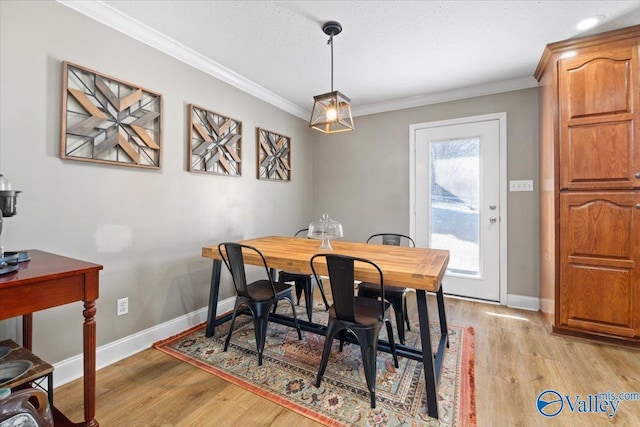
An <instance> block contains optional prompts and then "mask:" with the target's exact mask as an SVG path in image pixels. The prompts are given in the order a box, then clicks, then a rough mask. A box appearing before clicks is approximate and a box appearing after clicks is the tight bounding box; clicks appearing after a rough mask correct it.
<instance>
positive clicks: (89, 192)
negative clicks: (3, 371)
mask: <svg viewBox="0 0 640 427" xmlns="http://www.w3.org/2000/svg"><path fill="white" fill-rule="evenodd" d="M0 19H1V20H0V31H1V32H0V51H1V55H2V56H1V61H0V63H1V66H0V76H1V77H0V94H1V96H0V113H1V115H0V172H1V173H2V174H3V175H5V176H6V177H7V178H8V179H9V180H10V181H11V182H12V184H13V188H14V189H17V190H21V191H22V194H20V196H19V198H18V215H16V216H14V217H12V218H8V219H6V220H5V230H4V231H3V234H2V241H3V244H4V247H5V249H6V250H18V249H29V248H37V249H41V250H45V251H49V252H54V253H58V254H61V255H65V256H70V257H74V258H79V259H82V260H86V261H90V262H94V263H99V264H102V265H104V270H103V271H102V272H101V274H100V298H99V299H98V301H97V310H98V311H97V325H98V328H97V338H98V345H104V344H106V343H109V342H112V341H115V340H117V339H120V338H123V337H126V336H129V335H131V334H134V333H136V332H139V331H142V330H144V329H147V328H149V327H152V326H155V325H158V324H160V323H162V322H165V321H168V320H171V319H174V318H176V317H179V316H181V315H184V314H186V313H189V312H192V311H194V310H197V309H199V308H202V307H204V306H206V304H207V297H208V286H209V280H210V272H211V262H210V261H208V260H205V259H203V258H202V257H201V256H200V250H201V248H202V246H203V245H209V244H214V243H217V242H219V241H222V240H225V239H239V238H248V237H256V236H260V235H270V234H283V235H289V234H291V233H293V232H294V231H295V230H297V228H298V227H299V225H306V224H308V222H309V218H311V216H312V215H311V213H312V211H311V206H312V203H313V198H312V167H313V163H312V159H313V151H312V146H311V143H312V139H313V134H312V132H311V131H310V130H309V129H308V127H307V123H306V122H305V121H304V120H301V119H299V118H296V117H294V116H292V115H290V114H288V113H285V112H283V111H282V110H280V109H277V108H275V107H273V106H271V105H269V104H267V103H265V102H262V101H260V100H258V99H256V98H254V97H252V96H250V95H248V94H246V93H244V92H241V91H239V90H237V89H235V88H233V87H230V86H228V85H226V84H224V83H222V82H221V81H219V80H216V79H214V78H212V77H211V76H208V75H206V74H204V73H202V72H200V71H198V70H196V69H194V68H192V67H190V66H187V65H185V64H184V63H182V62H179V61H177V60H175V59H173V58H171V57H169V56H167V55H165V54H163V53H160V52H159V51H157V50H154V49H152V48H150V47H148V46H146V45H144V44H142V43H139V42H137V41H134V40H133V39H131V38H129V37H127V36H125V35H123V34H121V33H119V32H117V31H115V30H112V29H110V28H108V27H106V26H104V25H102V24H99V23H97V22H96V21H94V20H92V19H89V18H87V17H85V16H83V15H80V14H78V13H76V12H74V11H73V10H71V9H69V8H67V7H65V6H63V5H60V4H58V3H55V2H52V1H46V2H43V1H38V2H21V1H4V0H3V1H0ZM63 60H67V61H70V62H73V63H76V64H78V65H81V66H84V67H87V68H90V69H93V70H96V71H99V72H101V73H103V74H106V75H110V76H114V77H117V78H119V79H122V80H124V81H127V82H131V83H134V84H138V85H141V86H143V87H145V88H148V89H150V90H153V91H155V92H159V93H161V94H163V95H164V101H163V103H164V106H163V108H164V111H163V120H164V122H163V128H162V130H163V137H162V138H163V139H162V148H163V149H162V169H161V170H157V171H154V170H144V169H137V168H130V167H124V166H110V165H100V164H95V163H86V162H78V161H70V160H66V161H63V160H61V159H60V158H59V146H60V136H59V135H60V115H61V112H60V105H61V100H60V98H61V74H62V65H61V62H62V61H63ZM189 103H194V104H197V105H200V106H203V107H206V108H209V109H211V110H213V111H216V112H218V113H220V114H224V115H228V116H230V117H234V118H236V119H238V120H241V121H242V124H243V148H242V158H243V173H242V177H241V178H232V177H221V176H212V175H202V174H194V173H189V172H187V171H186V166H185V165H186V157H185V151H186V139H187V132H188V129H187V126H188V121H187V120H188V118H187V106H188V104H189ZM256 126H260V127H264V128H267V129H270V130H274V131H278V132H280V133H282V134H284V135H287V136H290V137H291V138H292V145H293V149H292V155H293V159H292V167H293V176H292V181H291V182H290V183H280V182H268V181H258V180H256V178H255V165H256V160H255V156H256V149H255V127H256ZM224 279H225V282H224V286H225V288H224V290H223V291H222V293H221V297H222V298H224V297H228V296H230V295H231V294H232V288H231V284H230V282H229V278H228V276H227V275H225V276H224ZM122 297H129V314H128V315H126V316H121V317H116V316H115V311H116V300H117V299H118V298H122ZM1 309H2V307H1V303H0V310H1ZM5 323H6V322H5ZM81 328H82V305H81V303H76V304H71V305H67V306H62V307H58V308H54V309H50V310H45V311H41V312H38V313H36V314H35V315H34V350H35V352H36V353H37V354H38V355H39V356H41V357H42V358H44V359H45V360H47V361H50V362H57V361H60V360H63V359H65V358H67V357H70V356H74V355H77V354H79V353H81V351H82V344H81V343H82V341H81V338H82V329H81ZM6 329H7V328H6V327H5V328H4V330H5V332H6ZM0 331H2V329H0ZM0 333H2V332H0ZM0 338H1V337H0Z"/></svg>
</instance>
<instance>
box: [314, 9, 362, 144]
mask: <svg viewBox="0 0 640 427" xmlns="http://www.w3.org/2000/svg"><path fill="white" fill-rule="evenodd" d="M322 31H324V33H325V34H326V35H328V36H329V42H328V43H329V44H330V45H331V92H327V93H323V94H322V95H316V96H314V97H313V100H314V103H313V109H312V110H311V119H310V120H309V126H310V127H312V128H313V129H316V130H319V131H320V132H324V133H337V132H345V131H349V130H353V117H352V116H351V99H349V97H347V96H345V95H344V94H342V93H340V92H338V91H334V90H333V36H336V35H338V34H340V32H341V31H342V26H341V25H340V24H339V23H338V22H335V21H329V22H327V23H325V24H324V25H323V26H322Z"/></svg>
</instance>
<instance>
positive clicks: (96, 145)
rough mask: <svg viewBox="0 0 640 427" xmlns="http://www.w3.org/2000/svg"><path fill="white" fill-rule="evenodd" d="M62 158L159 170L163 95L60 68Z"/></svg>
mask: <svg viewBox="0 0 640 427" xmlns="http://www.w3.org/2000/svg"><path fill="white" fill-rule="evenodd" d="M62 87H63V89H62V126H61V133H62V135H61V145H60V157H61V158H63V159H73V160H84V161H90V162H98V163H109V164H118V165H125V166H136V167H143V168H152V169H159V168H160V148H161V121H162V95H160V94H159V93H155V92H152V91H150V90H147V89H143V88H141V87H139V86H136V85H133V84H131V83H127V82H124V81H122V80H118V79H116V78H113V77H108V76H105V75H102V74H99V73H97V72H95V71H92V70H89V69H87V68H83V67H80V66H78V65H74V64H71V63H68V62H63V64H62Z"/></svg>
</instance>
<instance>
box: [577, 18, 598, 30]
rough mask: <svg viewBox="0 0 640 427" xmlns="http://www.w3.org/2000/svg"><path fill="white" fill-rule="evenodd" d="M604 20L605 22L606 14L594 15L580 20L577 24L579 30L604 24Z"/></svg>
mask: <svg viewBox="0 0 640 427" xmlns="http://www.w3.org/2000/svg"><path fill="white" fill-rule="evenodd" d="M603 22H604V15H594V16H590V17H589V18H587V19H583V20H582V21H580V22H578V25H576V28H577V29H578V30H579V31H584V30H590V29H591V28H593V27H596V26H598V25H600V24H602V23H603Z"/></svg>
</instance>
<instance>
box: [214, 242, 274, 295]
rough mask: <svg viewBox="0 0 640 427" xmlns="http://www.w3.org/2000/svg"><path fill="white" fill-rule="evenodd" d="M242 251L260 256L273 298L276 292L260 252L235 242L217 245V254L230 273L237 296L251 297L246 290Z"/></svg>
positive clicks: (265, 261)
mask: <svg viewBox="0 0 640 427" xmlns="http://www.w3.org/2000/svg"><path fill="white" fill-rule="evenodd" d="M223 248H224V251H223V250H222V249H223ZM243 249H245V250H248V251H253V252H255V253H257V254H258V255H259V256H260V258H261V259H262V263H263V265H264V269H265V271H266V273H267V277H268V278H269V282H270V283H271V290H272V292H273V296H274V297H275V295H276V291H275V287H274V286H273V278H272V277H271V274H269V268H268V267H267V260H266V259H265V258H264V255H262V252H260V251H259V250H258V249H256V248H254V247H253V246H249V245H243V244H241V243H235V242H223V243H220V244H219V245H218V252H219V253H220V256H221V257H222V261H223V262H224V264H225V265H226V266H227V269H229V272H230V273H231V278H232V279H233V286H235V288H236V292H237V293H238V295H240V296H242V297H248V298H250V297H251V296H250V295H249V291H248V289H247V276H246V273H245V268H244V257H243V255H242V250H243Z"/></svg>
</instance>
